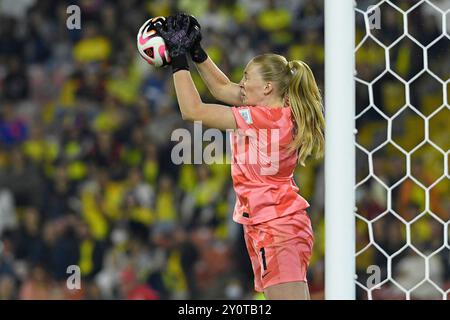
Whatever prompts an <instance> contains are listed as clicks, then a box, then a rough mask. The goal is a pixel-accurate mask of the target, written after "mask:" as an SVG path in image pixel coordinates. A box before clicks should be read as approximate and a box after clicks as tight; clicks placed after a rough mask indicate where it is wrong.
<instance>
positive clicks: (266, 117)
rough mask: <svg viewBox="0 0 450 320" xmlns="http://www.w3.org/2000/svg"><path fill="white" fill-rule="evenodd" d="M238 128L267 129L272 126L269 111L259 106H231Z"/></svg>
mask: <svg viewBox="0 0 450 320" xmlns="http://www.w3.org/2000/svg"><path fill="white" fill-rule="evenodd" d="M231 110H232V112H233V116H234V119H235V120H236V127H237V129H239V130H243V131H245V130H247V129H269V128H271V127H272V124H273V122H272V121H271V115H270V112H268V111H267V110H265V108H261V107H249V106H244V107H231Z"/></svg>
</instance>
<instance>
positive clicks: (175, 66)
mask: <svg viewBox="0 0 450 320" xmlns="http://www.w3.org/2000/svg"><path fill="white" fill-rule="evenodd" d="M171 65H172V73H175V72H177V71H180V70H187V71H189V63H188V60H187V58H186V55H185V54H181V55H179V56H175V57H172V61H171Z"/></svg>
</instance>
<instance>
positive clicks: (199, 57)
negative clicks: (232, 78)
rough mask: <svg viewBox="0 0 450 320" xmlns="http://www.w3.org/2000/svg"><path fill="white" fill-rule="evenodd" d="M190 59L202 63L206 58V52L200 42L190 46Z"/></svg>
mask: <svg viewBox="0 0 450 320" xmlns="http://www.w3.org/2000/svg"><path fill="white" fill-rule="evenodd" d="M190 54H191V58H192V61H194V62H195V63H202V62H205V61H206V59H208V54H207V53H206V51H205V50H203V48H202V46H201V45H200V43H199V44H198V45H196V46H194V47H193V48H192V50H191V51H190Z"/></svg>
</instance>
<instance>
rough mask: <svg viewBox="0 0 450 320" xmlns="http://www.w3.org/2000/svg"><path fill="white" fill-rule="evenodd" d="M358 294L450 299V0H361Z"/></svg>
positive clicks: (358, 23)
mask: <svg viewBox="0 0 450 320" xmlns="http://www.w3.org/2000/svg"><path fill="white" fill-rule="evenodd" d="M355 14H356V48H355V55H356V76H355V81H356V82H355V85H356V127H357V134H356V157H357V159H356V186H355V190H356V206H357V208H356V272H357V275H356V288H357V298H358V299H449V298H450V243H449V237H448V234H449V218H450V176H449V162H450V154H449V149H450V129H449V127H450V107H449V94H448V93H449V88H450V80H449V78H450V76H449V75H450V36H449V34H450V4H449V1H446V0H443V1H437V0H436V1H431V0H422V1H402V0H399V1H389V0H383V1H357V4H356V7H355Z"/></svg>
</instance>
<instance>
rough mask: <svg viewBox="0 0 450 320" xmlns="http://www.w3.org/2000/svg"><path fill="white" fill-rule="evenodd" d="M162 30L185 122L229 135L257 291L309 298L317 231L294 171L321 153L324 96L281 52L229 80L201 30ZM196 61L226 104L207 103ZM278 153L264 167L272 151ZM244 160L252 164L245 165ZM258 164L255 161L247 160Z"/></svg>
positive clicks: (185, 22)
mask: <svg viewBox="0 0 450 320" xmlns="http://www.w3.org/2000/svg"><path fill="white" fill-rule="evenodd" d="M157 29H158V32H159V33H160V35H161V36H162V37H163V38H164V40H165V42H166V45H167V46H168V49H169V54H170V56H171V59H172V62H171V65H172V70H173V80H174V84H175V91H176V95H177V99H178V104H179V106H180V110H181V115H182V117H183V119H185V120H189V121H202V123H203V124H205V125H206V126H208V127H212V128H218V129H221V130H226V129H234V131H233V132H232V134H231V135H232V138H231V143H232V147H231V150H232V158H233V159H232V167H231V174H232V178H233V186H234V190H235V192H236V205H235V209H234V213H233V220H234V221H235V222H237V223H241V224H242V225H243V228H244V237H245V242H246V246H247V250H248V254H249V256H250V260H251V263H252V267H253V272H254V282H255V290H256V291H258V292H264V294H265V296H266V298H267V299H309V291H308V285H307V281H306V273H307V267H308V264H309V261H310V257H311V251H312V247H313V239H314V237H313V232H312V228H311V222H310V219H309V217H308V215H307V213H306V211H305V210H306V208H307V207H309V204H308V202H307V201H306V200H305V199H303V198H302V197H301V196H300V195H299V194H298V191H299V188H298V187H297V185H296V184H295V182H294V179H293V172H294V169H295V167H296V165H297V163H300V164H302V165H304V162H305V160H306V158H307V156H308V155H310V154H312V153H314V154H315V156H316V157H320V156H321V155H322V154H323V149H324V133H323V132H324V118H323V113H322V103H321V96H320V92H319V89H318V87H317V84H316V82H315V79H314V76H313V74H312V72H311V70H310V68H309V67H308V66H307V65H306V64H305V63H304V62H301V61H298V60H297V61H289V62H288V61H287V60H286V59H285V58H284V57H283V56H280V55H277V54H263V55H259V56H256V57H255V58H253V59H252V60H251V61H250V62H249V63H248V64H247V66H246V68H245V70H244V75H243V78H242V80H241V81H240V83H239V84H236V83H232V82H231V81H230V80H229V79H228V77H227V76H226V75H224V74H223V73H222V72H221V71H220V69H219V68H218V67H217V66H216V65H215V64H214V62H213V61H212V60H211V59H210V58H209V57H208V56H207V54H206V53H205V51H204V50H203V49H202V48H201V45H200V40H201V34H200V26H199V25H198V22H197V21H196V20H195V18H193V17H192V16H188V15H185V14H177V15H175V16H170V17H168V19H167V23H166V25H165V26H159V27H158V28H157ZM188 53H190V55H191V57H192V60H193V61H194V62H195V63H196V65H197V68H198V70H199V72H200V74H201V76H202V78H203V80H204V81H205V83H206V85H207V87H208V88H209V90H210V91H211V93H212V95H213V96H214V97H215V98H216V99H217V100H220V101H223V102H224V103H225V104H227V105H231V106H232V107H231V108H230V107H227V106H225V105H219V104H206V103H203V102H202V100H201V98H200V96H199V93H198V91H197V89H196V87H195V86H194V83H193V81H192V78H191V74H190V72H189V67H188V62H187V57H186V55H187V54H188ZM268 150H271V154H272V155H275V156H276V158H275V160H274V159H273V157H272V156H271V157H270V161H271V163H269V164H268V163H267V162H268V161H267V159H268V157H267V154H266V153H267V151H268ZM243 159H247V161H242V160H243ZM248 159H256V161H254V162H252V161H248Z"/></svg>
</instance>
